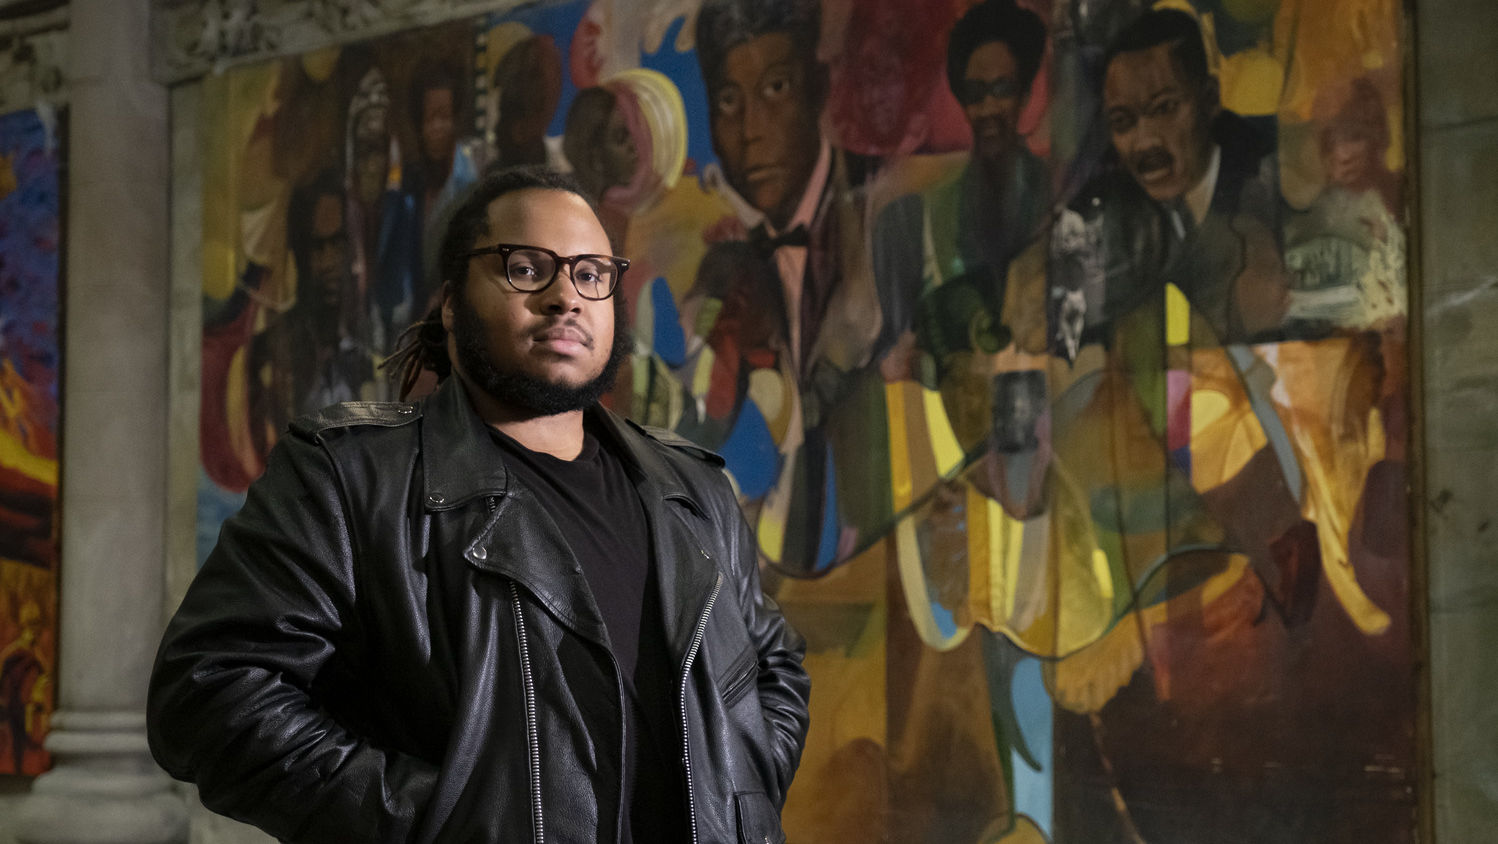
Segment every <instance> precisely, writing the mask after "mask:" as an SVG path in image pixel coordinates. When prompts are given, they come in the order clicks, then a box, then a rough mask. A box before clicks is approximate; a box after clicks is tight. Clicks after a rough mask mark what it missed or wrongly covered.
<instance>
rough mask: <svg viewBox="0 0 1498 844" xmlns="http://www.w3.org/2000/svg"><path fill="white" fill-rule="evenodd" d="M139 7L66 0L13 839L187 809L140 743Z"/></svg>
mask: <svg viewBox="0 0 1498 844" xmlns="http://www.w3.org/2000/svg"><path fill="white" fill-rule="evenodd" d="M150 16H151V9H150V3H149V0H73V2H72V4H71V26H70V35H71V45H70V49H69V66H70V73H69V78H68V80H67V84H68V91H69V101H70V104H71V105H70V112H69V127H68V150H69V152H68V184H67V192H68V206H67V212H66V229H65V231H66V238H67V262H66V265H65V266H66V270H65V278H64V285H65V296H64V301H65V303H66V304H65V309H64V321H63V326H64V335H65V338H66V344H65V347H64V351H63V360H62V366H63V380H62V385H63V396H62V421H63V438H62V444H61V445H62V451H61V460H62V488H61V492H62V510H61V512H62V563H61V574H62V583H61V599H62V610H61V622H60V632H61V641H60V654H59V658H58V679H57V691H58V695H59V703H58V712H57V714H56V716H55V717H54V719H53V722H52V732H51V735H50V736H49V737H48V739H47V748H48V749H49V750H50V751H51V752H52V753H53V759H54V767H53V769H52V771H50V772H49V773H47V774H45V775H43V776H41V777H39V778H38V779H37V780H36V782H35V784H34V785H33V788H32V792H31V795H30V796H29V797H28V798H27V799H26V801H24V802H23V803H22V805H21V809H20V818H19V824H18V829H17V832H18V837H19V839H20V840H21V841H22V842H27V844H43V842H47V843H48V844H50V843H51V842H58V844H61V842H85V841H86V842H170V841H179V840H184V839H185V836H186V833H187V825H186V819H187V812H186V806H185V804H184V803H183V802H182V800H181V798H180V797H179V796H178V795H177V794H176V793H175V792H173V791H172V790H171V786H170V780H168V778H167V777H166V775H165V774H163V773H162V772H161V771H160V770H159V769H158V768H157V767H156V765H155V764H154V763H153V762H152V760H151V756H150V753H149V751H148V749H147V747H146V734H145V701H146V680H147V677H148V675H149V672H150V669H151V661H152V659H153V657H154V655H155V649H156V644H157V642H158V640H159V636H160V632H161V619H162V601H163V589H162V586H163V582H164V567H165V556H166V555H165V536H164V519H165V512H166V503H167V502H166V472H167V459H166V446H167V435H166V430H167V428H166V424H167V337H168V331H167V318H168V293H169V284H168V263H167V260H168V259H167V242H168V238H167V232H168V225H167V195H168V168H167V161H168V132H167V92H166V89H165V88H163V87H162V86H160V85H158V84H156V83H155V82H153V81H152V79H151V74H150V43H151V39H150V26H149V24H150Z"/></svg>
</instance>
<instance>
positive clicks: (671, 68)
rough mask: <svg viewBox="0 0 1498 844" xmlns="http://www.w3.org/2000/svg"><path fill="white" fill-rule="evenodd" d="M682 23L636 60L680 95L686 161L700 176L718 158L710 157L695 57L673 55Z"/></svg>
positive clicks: (704, 93) (702, 88)
mask: <svg viewBox="0 0 1498 844" xmlns="http://www.w3.org/2000/svg"><path fill="white" fill-rule="evenodd" d="M684 22H685V18H681V19H678V20H676V21H674V22H673V23H672V24H671V26H670V27H669V28H668V29H667V30H666V37H665V38H663V39H661V48H660V49H659V50H657V51H656V52H654V53H646V54H644V55H642V56H640V67H643V68H647V69H649V70H655V71H659V72H661V73H663V74H665V75H666V76H667V77H668V78H670V80H671V81H672V82H675V83H676V89H677V90H678V91H681V100H682V103H683V105H684V106H685V107H686V113H687V158H689V159H691V160H692V161H693V162H695V163H696V165H697V172H699V173H700V172H702V168H703V167H706V166H707V165H708V164H711V163H713V162H716V161H717V160H718V157H717V156H716V155H714V154H713V139H712V135H711V133H710V128H709V127H708V125H707V83H706V82H703V80H702V71H701V70H699V69H698V67H697V53H696V51H692V52H687V53H679V52H677V51H676V37H677V36H678V35H679V34H681V27H682V25H683V24H684Z"/></svg>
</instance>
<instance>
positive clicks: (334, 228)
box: [307, 194, 348, 311]
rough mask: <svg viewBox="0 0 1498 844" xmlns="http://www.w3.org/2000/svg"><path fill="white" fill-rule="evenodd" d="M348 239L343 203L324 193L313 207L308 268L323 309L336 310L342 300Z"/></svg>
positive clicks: (312, 284) (313, 287) (313, 289)
mask: <svg viewBox="0 0 1498 844" xmlns="http://www.w3.org/2000/svg"><path fill="white" fill-rule="evenodd" d="M347 245H348V238H347V237H346V236H345V232H344V228H343V202H342V201H341V200H339V198H338V197H337V196H334V195H333V194H323V195H322V196H319V197H318V198H317V202H316V203H315V204H314V205H313V206H312V237H311V238H310V241H309V243H308V250H307V251H308V255H307V267H308V269H310V270H311V275H312V277H311V278H310V279H308V281H310V282H311V290H312V291H314V292H315V293H316V295H317V301H318V304H319V305H321V306H322V307H323V308H324V309H326V310H329V311H333V310H337V308H338V306H339V303H340V302H341V301H342V298H343V272H344V267H345V264H346V261H347V259H348V255H347V248H346V247H347Z"/></svg>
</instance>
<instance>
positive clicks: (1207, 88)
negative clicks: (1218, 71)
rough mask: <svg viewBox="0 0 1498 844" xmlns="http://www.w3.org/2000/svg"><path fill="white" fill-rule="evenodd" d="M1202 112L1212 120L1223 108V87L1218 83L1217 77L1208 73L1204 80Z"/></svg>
mask: <svg viewBox="0 0 1498 844" xmlns="http://www.w3.org/2000/svg"><path fill="white" fill-rule="evenodd" d="M1201 97H1202V114H1205V115H1206V116H1207V119H1208V121H1209V122H1210V121H1211V119H1212V118H1214V117H1216V116H1217V112H1219V111H1221V110H1222V88H1221V86H1219V85H1218V83H1217V77H1215V76H1213V75H1212V74H1210V73H1209V74H1207V78H1206V80H1205V81H1203V82H1202V93H1201Z"/></svg>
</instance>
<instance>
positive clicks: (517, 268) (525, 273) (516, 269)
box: [510, 263, 536, 278]
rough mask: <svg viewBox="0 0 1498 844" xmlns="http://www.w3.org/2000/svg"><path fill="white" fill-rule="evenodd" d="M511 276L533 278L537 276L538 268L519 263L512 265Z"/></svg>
mask: <svg viewBox="0 0 1498 844" xmlns="http://www.w3.org/2000/svg"><path fill="white" fill-rule="evenodd" d="M510 275H518V276H521V277H522V278H532V277H534V276H535V275H536V268H535V267H533V266H531V265H530V264H525V263H518V264H511V265H510Z"/></svg>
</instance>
